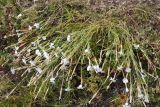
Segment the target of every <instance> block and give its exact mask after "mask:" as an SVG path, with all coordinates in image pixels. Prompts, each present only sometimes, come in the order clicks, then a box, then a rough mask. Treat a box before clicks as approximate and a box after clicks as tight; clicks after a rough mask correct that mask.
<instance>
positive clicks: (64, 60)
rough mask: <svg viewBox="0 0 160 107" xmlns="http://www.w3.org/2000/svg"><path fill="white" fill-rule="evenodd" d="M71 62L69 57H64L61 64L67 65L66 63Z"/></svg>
mask: <svg viewBox="0 0 160 107" xmlns="http://www.w3.org/2000/svg"><path fill="white" fill-rule="evenodd" d="M69 63H70V62H69V59H67V58H64V59H62V60H61V64H62V65H65V66H66V65H69Z"/></svg>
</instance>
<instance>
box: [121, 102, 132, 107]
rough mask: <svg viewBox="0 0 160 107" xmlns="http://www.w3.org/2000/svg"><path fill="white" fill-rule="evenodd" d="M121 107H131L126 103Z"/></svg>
mask: <svg viewBox="0 0 160 107" xmlns="http://www.w3.org/2000/svg"><path fill="white" fill-rule="evenodd" d="M123 107H131V105H130V104H128V103H125V104H124V105H123Z"/></svg>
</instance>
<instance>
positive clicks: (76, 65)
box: [1, 1, 159, 106]
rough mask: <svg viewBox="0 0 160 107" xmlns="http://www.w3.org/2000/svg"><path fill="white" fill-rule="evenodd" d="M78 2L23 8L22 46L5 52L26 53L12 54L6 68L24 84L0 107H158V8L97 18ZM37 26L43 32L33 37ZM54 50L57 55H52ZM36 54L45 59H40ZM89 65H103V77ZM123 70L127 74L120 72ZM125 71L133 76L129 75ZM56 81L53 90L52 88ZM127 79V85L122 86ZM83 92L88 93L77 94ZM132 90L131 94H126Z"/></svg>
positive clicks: (20, 23)
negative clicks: (150, 105)
mask: <svg viewBox="0 0 160 107" xmlns="http://www.w3.org/2000/svg"><path fill="white" fill-rule="evenodd" d="M76 3H77V2H76ZM76 3H75V2H63V3H59V2H56V1H55V2H53V4H50V5H49V6H46V7H45V8H43V6H40V5H38V6H37V5H33V6H32V7H30V8H27V9H25V8H24V9H22V12H21V14H22V17H21V18H20V19H16V17H17V16H15V20H16V22H15V28H16V29H17V30H21V31H20V33H23V34H22V35H21V36H20V37H19V38H18V39H17V43H13V44H12V45H10V44H9V45H8V46H6V47H5V51H7V52H10V53H11V52H12V53H14V52H15V47H20V48H19V49H18V50H17V51H18V54H19V56H18V57H17V56H14V55H13V54H10V55H12V56H13V60H9V61H8V60H6V62H7V63H5V64H4V66H9V67H10V68H14V69H15V71H16V73H15V74H13V75H15V76H17V78H18V80H16V81H15V82H14V85H13V86H14V87H13V86H12V87H10V88H8V93H7V94H6V95H4V97H3V98H2V100H1V101H2V102H1V104H2V105H3V106H11V105H14V106H18V105H19V106H31V105H34V104H36V105H40V106H44V105H46V106H47V105H48V106H49V105H52V106H64V105H68V106H71V105H89V104H96V103H100V104H101V105H106V103H108V104H110V105H114V106H120V105H121V106H122V105H123V104H125V103H126V102H128V103H130V104H131V105H133V106H140V105H141V106H147V105H148V100H149V102H150V104H152V105H153V104H154V102H155V101H154V96H155V94H154V92H158V93H159V90H158V88H159V58H158V55H159V52H157V51H156V49H157V48H155V47H153V45H152V43H155V44H156V43H157V44H158V42H159V41H158V40H155V39H154V38H157V37H158V31H157V30H156V29H155V28H154V27H155V26H154V23H156V22H158V20H157V14H156V9H155V8H153V7H149V6H145V5H144V6H138V5H137V6H134V7H132V8H127V9H123V8H118V9H106V11H100V12H97V11H93V10H92V9H90V8H88V7H87V6H85V5H84V4H80V3H79V5H77V4H76ZM41 11H43V12H41ZM18 14H19V13H18ZM151 20H152V21H153V22H151ZM34 23H39V26H40V27H39V28H35V27H33V29H32V30H28V26H29V25H30V26H33V25H34ZM69 35H70V38H69ZM44 37H46V40H43V38H44ZM67 39H70V40H68V41H67ZM33 42H35V43H36V46H33V44H32V43H33ZM51 43H53V44H54V48H50V44H51ZM28 49H30V50H31V52H30V53H29V52H27V51H28ZM36 50H39V51H40V53H41V55H42V56H37V55H36V54H35V51H36ZM48 55H49V58H48ZM2 58H4V57H3V56H2ZM65 58H66V59H67V61H69V63H68V62H67V63H68V64H67V65H65V64H62V63H61V62H62V61H63V59H65ZM22 59H23V60H24V59H25V60H26V64H24V62H22ZM30 61H34V62H35V65H31V64H30V63H29V62H30ZM64 65H65V66H64ZM89 65H91V66H92V67H93V66H95V65H99V67H100V68H98V71H101V69H102V70H103V73H96V72H95V71H96V70H91V71H87V66H89ZM120 66H122V67H123V68H122V69H117V67H120ZM37 68H38V69H40V70H39V71H38V70H37ZM127 68H128V69H131V72H129V73H127V72H126V71H125V70H126V69H127ZM41 70H42V72H41ZM38 72H41V73H38ZM9 74H11V73H9ZM52 77H54V78H55V83H54V85H53V84H51V83H50V78H52ZM111 78H113V81H112V80H111ZM124 78H127V79H128V83H126V84H124V83H123V79H124ZM10 79H11V81H12V76H11V77H10ZM114 80H116V82H114ZM2 85H3V84H2ZM79 85H82V86H83V87H84V88H83V87H82V88H83V89H82V90H80V89H77V87H78V86H79ZM126 88H128V91H129V92H125V89H126ZM12 89H13V90H12ZM66 89H69V92H66V91H65V90H66ZM70 89H71V90H70ZM23 93H24V94H23ZM140 95H143V96H140ZM122 96H123V98H121V97H122ZM140 97H142V98H140ZM155 98H156V101H157V102H158V101H159V99H158V98H157V97H155ZM103 102H104V104H103ZM156 105H158V103H157V104H154V106H156Z"/></svg>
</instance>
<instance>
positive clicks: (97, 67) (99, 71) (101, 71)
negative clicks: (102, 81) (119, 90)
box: [93, 65, 104, 73]
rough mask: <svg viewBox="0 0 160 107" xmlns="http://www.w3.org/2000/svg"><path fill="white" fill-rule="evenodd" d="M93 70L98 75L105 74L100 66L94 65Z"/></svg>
mask: <svg viewBox="0 0 160 107" xmlns="http://www.w3.org/2000/svg"><path fill="white" fill-rule="evenodd" d="M93 69H94V70H95V72H96V73H104V71H103V70H102V68H100V67H99V65H94V66H93Z"/></svg>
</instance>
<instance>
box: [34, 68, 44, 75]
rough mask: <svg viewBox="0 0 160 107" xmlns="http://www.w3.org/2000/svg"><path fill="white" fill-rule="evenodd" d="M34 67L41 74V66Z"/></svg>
mask: <svg viewBox="0 0 160 107" xmlns="http://www.w3.org/2000/svg"><path fill="white" fill-rule="evenodd" d="M35 69H36V71H37V72H38V73H39V74H41V73H42V72H43V71H42V69H41V68H39V67H38V68H35Z"/></svg>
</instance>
